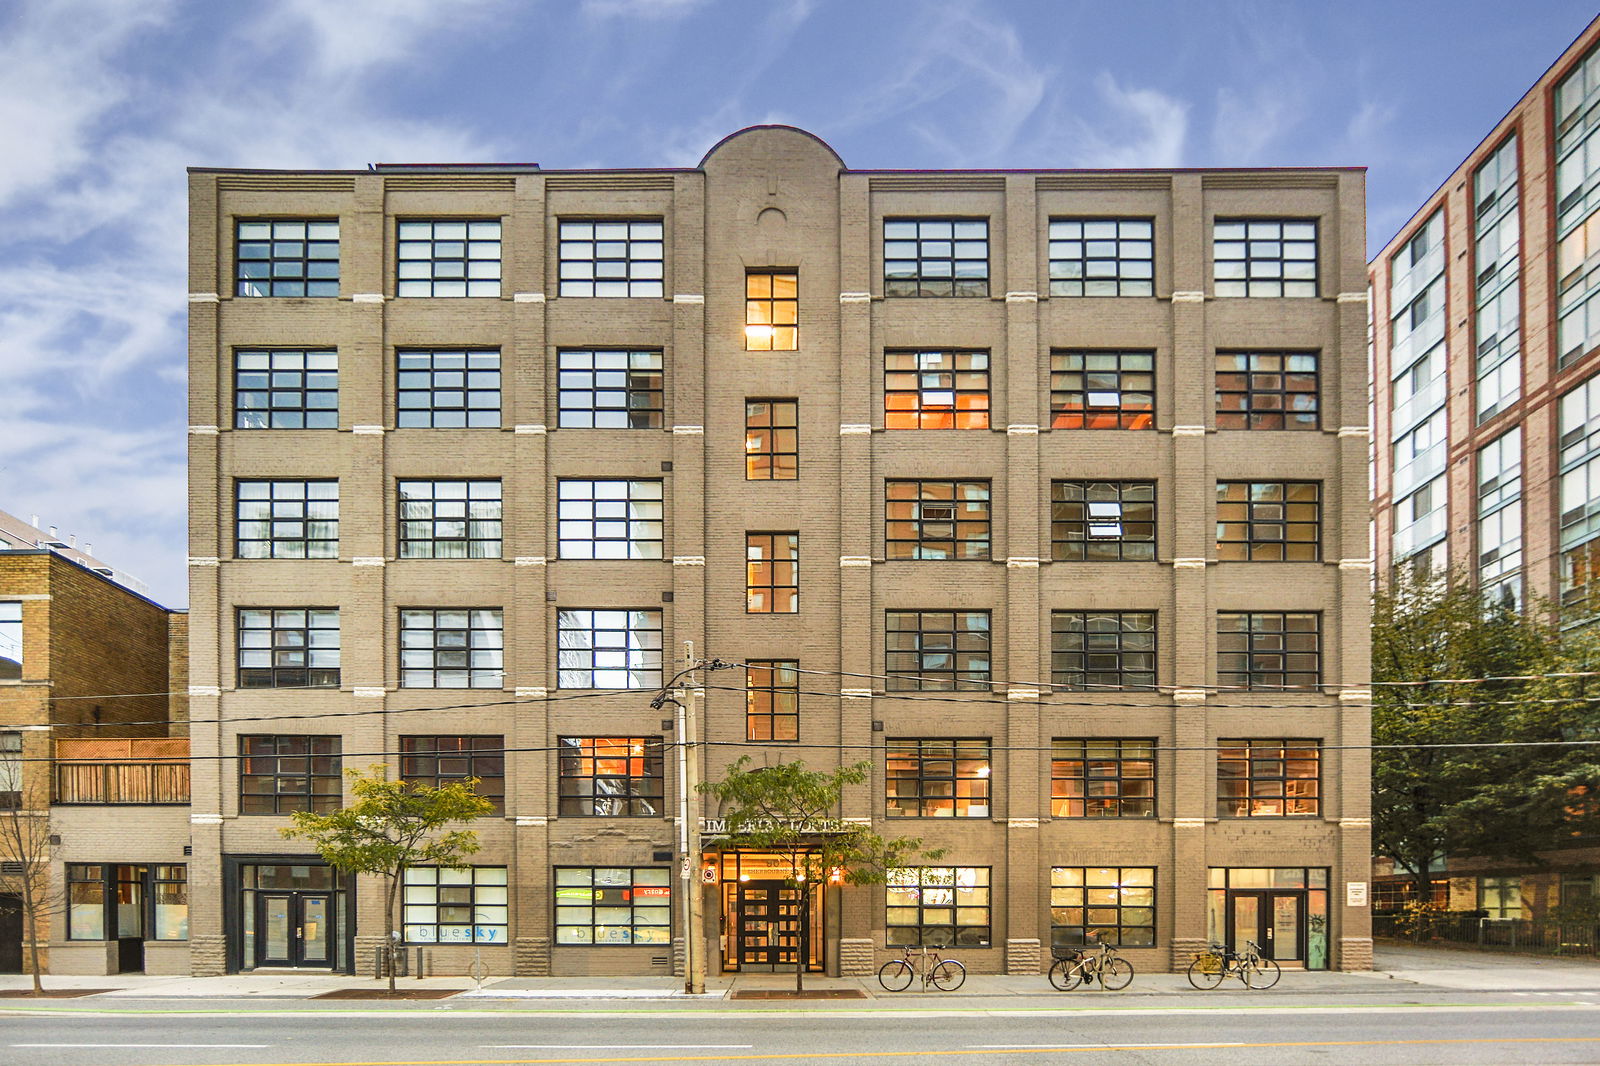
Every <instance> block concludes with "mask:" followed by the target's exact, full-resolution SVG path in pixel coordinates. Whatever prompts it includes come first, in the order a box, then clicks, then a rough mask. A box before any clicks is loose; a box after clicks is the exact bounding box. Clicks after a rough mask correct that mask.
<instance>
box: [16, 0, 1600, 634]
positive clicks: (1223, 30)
mask: <svg viewBox="0 0 1600 1066" xmlns="http://www.w3.org/2000/svg"><path fill="white" fill-rule="evenodd" d="M1594 15H1595V7H1594V4H1593V0H1588V2H1582V0H1536V2H1532V3H1528V2H1524V3H1512V4H1507V3H1504V2H1494V3H1490V2H1483V0H1451V2H1410V0H1387V2H1381V3H1380V2H1368V0H1255V2H1246V0H1238V2H1232V0H1170V2H1166V0H1163V2H1157V0H1120V2H1117V3H1105V2H1104V0H1098V2H1077V0H1055V2H1049V0H1036V2H1012V3H1004V2H997V0H769V2H767V3H756V2H753V0H561V2H558V0H259V2H255V3H248V4H247V3H215V2H203V0H194V2H178V0H0V159H3V160H4V162H3V163H0V234H3V236H0V243H3V248H4V254H3V255H0V375H3V376H0V383H3V388H0V509H4V510H8V511H11V512H12V513H14V514H20V515H22V516H23V517H24V518H26V517H28V516H29V515H31V514H35V513H36V514H39V515H40V516H41V520H42V521H43V522H44V523H45V524H53V525H57V526H59V527H61V530H62V532H63V533H66V532H75V533H77V534H78V535H79V537H80V539H87V540H90V541H93V542H94V545H95V553H96V554H97V555H99V556H100V557H102V558H104V559H106V560H107V561H109V562H110V563H112V564H113V565H115V566H118V567H119V568H122V569H125V570H127V571H130V572H132V573H133V574H135V575H137V576H140V577H142V578H144V579H145V580H146V581H147V582H148V583H149V584H150V586H151V592H152V595H153V596H154V597H155V598H156V599H158V600H160V601H162V602H164V603H168V604H172V605H175V606H181V605H183V604H184V603H186V602H187V591H186V585H185V582H186V575H185V567H184V558H185V555H186V554H187V553H186V544H185V537H186V533H185V519H184V510H185V472H184V448H185V443H186V441H185V436H186V434H185V429H184V427H185V424H186V422H187V418H186V417H185V413H184V376H185V374H184V363H185V359H186V354H185V351H186V348H185V345H186V342H185V336H184V311H185V300H184V293H185V292H186V285H185V278H184V270H185V233H184V219H185V214H184V212H185V207H184V194H185V193H184V188H185V186H184V173H183V171H184V167H186V166H189V165H204V166H225V167H290V168H292V167H352V168H359V167H363V166H365V165H366V164H367V163H369V162H378V161H382V162H419V161H426V162H438V161H500V162H536V163H540V164H542V165H544V166H546V167H550V168H567V167H611V166H692V165H694V164H695V163H696V162H698V160H699V159H700V157H701V156H702V155H703V154H704V153H705V151H706V149H708V148H709V147H710V146H711V145H712V144H714V143H716V141H717V140H719V139H720V138H721V137H723V136H724V135H726V134H728V133H730V132H732V131H733V130H736V129H738V128H740V127H743V126H747V125H751V124H753V123H760V122H785V123H791V124H794V125H797V126H801V127H804V128H806V129H808V130H811V131H812V132H813V133H816V134H817V135H819V136H821V137H822V138H823V139H824V140H826V141H828V142H829V143H830V144H831V145H833V147H834V148H835V149H836V150H837V151H838V152H839V154H840V155H841V156H842V157H843V158H844V160H845V162H846V163H847V164H848V165H850V166H852V167H859V168H864V169H866V168H878V167H893V168H901V167H906V168H920V167H928V168H942V167H975V168H983V167H1082V166H1154V167H1165V166H1207V165H1226V166H1281V165H1319V164H1330V165H1364V166H1367V167H1369V168H1371V169H1370V172H1369V183H1368V192H1369V196H1370V201H1369V218H1370V222H1371V226H1370V231H1371V232H1370V247H1371V248H1373V249H1376V248H1378V247H1381V246H1382V244H1383V243H1384V242H1385V241H1386V240H1387V239H1388V238H1389V236H1390V235H1392V234H1393V232H1394V231H1395V229H1396V228H1398V226H1399V225H1400V224H1401V223H1403V222H1404V221H1405V219H1406V218H1407V217H1409V216H1410V214H1411V212H1412V211H1413V210H1414V209H1415V208H1416V206H1417V205H1418V204H1419V203H1420V202H1421V201H1422V199H1423V198H1424V197H1426V196H1427V195H1428V194H1429V193H1430V192H1432V191H1433V189H1434V188H1435V187H1437V186H1438V184H1439V183H1440V182H1441V181H1442V180H1443V179H1444V178H1445V177H1446V176H1447V175H1448V174H1449V172H1450V171H1451V169H1452V168H1453V167H1454V166H1455V165H1456V163H1458V162H1459V161H1460V159H1461V158H1462V157H1463V156H1464V155H1465V154H1466V153H1467V152H1468V151H1469V150H1470V149H1471V148H1472V146H1473V145H1474V144H1476V143H1477V142H1478V141H1479V140H1480V139H1481V138H1482V137H1483V136H1484V134H1486V133H1487V132H1488V130H1489V128H1490V127H1491V126H1492V125H1493V123H1494V122H1495V121H1496V120H1498V119H1499V118H1500V117H1501V116H1502V115H1503V114H1504V113H1505V112H1506V111H1507V110H1508V109H1509V108H1510V107H1511V105H1512V104H1513V103H1515V101H1516V100H1517V99H1518V98H1519V97H1520V96H1521V95H1522V93H1523V92H1524V91H1526V89H1527V87H1528V86H1529V85H1530V84H1532V82H1533V81H1534V80H1535V79H1536V78H1537V77H1538V76H1539V75H1540V74H1541V73H1542V72H1543V71H1544V69H1545V68H1546V67H1547V66H1548V65H1549V64H1550V63H1551V62H1552V61H1553V60H1554V59H1555V57H1556V56H1557V55H1558V54H1560V52H1561V50H1562V49H1563V48H1565V47H1566V46H1567V44H1568V43H1570V41H1571V40H1572V39H1573V38H1574V37H1576V36H1577V35H1578V33H1579V32H1580V31H1581V30H1582V29H1583V28H1584V26H1585V25H1586V24H1587V22H1588V21H1589V20H1590V19H1591V18H1593V17H1594Z"/></svg>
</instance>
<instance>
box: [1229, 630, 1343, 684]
mask: <svg viewBox="0 0 1600 1066" xmlns="http://www.w3.org/2000/svg"><path fill="white" fill-rule="evenodd" d="M1321 682H1322V615H1320V614H1317V613H1314V612H1310V611H1301V612H1289V611H1252V612H1246V613H1242V614H1229V613H1226V612H1219V613H1218V614H1217V684H1219V685H1234V686H1238V687H1240V688H1246V689H1261V690H1264V691H1269V692H1270V691H1273V690H1289V689H1304V690H1308V691H1315V690H1316V688H1317V686H1318V685H1319V684H1321Z"/></svg>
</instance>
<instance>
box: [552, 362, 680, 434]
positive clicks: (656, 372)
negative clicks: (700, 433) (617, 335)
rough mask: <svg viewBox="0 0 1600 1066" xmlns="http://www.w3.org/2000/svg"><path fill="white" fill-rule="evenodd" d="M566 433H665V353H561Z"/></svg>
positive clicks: (559, 392)
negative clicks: (596, 431) (633, 430)
mask: <svg viewBox="0 0 1600 1066" xmlns="http://www.w3.org/2000/svg"><path fill="white" fill-rule="evenodd" d="M556 365H557V368H558V369H557V377H556V381H557V385H556V402H557V404H558V406H559V407H560V412H559V414H558V415H557V425H559V426H560V427H561V428H562V429H660V428H661V427H662V425H663V424H664V423H663V414H664V407H663V402H662V397H663V392H662V369H661V367H662V358H661V351H660V349H650V348H643V349H624V348H562V349H561V350H560V351H558V352H557V353H556Z"/></svg>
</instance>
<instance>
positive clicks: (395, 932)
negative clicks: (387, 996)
mask: <svg viewBox="0 0 1600 1066" xmlns="http://www.w3.org/2000/svg"><path fill="white" fill-rule="evenodd" d="M400 875H401V871H399V870H396V871H395V872H394V873H393V874H391V875H390V876H389V884H388V890H387V892H386V893H385V897H386V898H385V900H384V905H383V916H384V919H385V921H384V924H385V925H386V926H387V927H388V932H387V940H388V943H387V944H386V945H385V947H387V948H388V950H389V956H388V957H389V991H390V992H393V991H394V974H395V971H396V970H397V969H399V968H400V930H399V928H398V927H397V926H396V925H395V922H394V901H395V897H396V896H397V895H399V892H398V889H399V887H400Z"/></svg>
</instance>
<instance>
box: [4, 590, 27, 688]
mask: <svg viewBox="0 0 1600 1066" xmlns="http://www.w3.org/2000/svg"><path fill="white" fill-rule="evenodd" d="M21 678H22V601H21V600H0V681H17V680H20V679H21Z"/></svg>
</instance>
